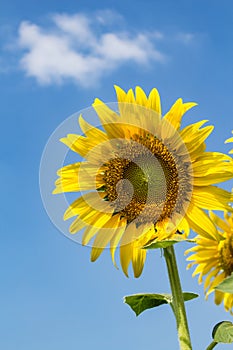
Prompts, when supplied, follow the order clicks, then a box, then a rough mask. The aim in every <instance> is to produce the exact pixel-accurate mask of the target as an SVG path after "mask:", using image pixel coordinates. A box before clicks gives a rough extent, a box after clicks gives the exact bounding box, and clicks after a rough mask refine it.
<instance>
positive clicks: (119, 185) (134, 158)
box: [104, 134, 179, 223]
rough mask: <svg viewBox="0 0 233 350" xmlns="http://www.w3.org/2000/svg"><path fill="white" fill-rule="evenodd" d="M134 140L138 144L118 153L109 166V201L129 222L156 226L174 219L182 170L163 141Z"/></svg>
mask: <svg viewBox="0 0 233 350" xmlns="http://www.w3.org/2000/svg"><path fill="white" fill-rule="evenodd" d="M133 139H134V140H135V141H137V142H134V143H133V144H130V145H128V146H127V147H123V148H122V149H121V150H120V152H119V150H118V153H117V155H118V157H117V158H115V159H114V158H113V159H111V160H110V161H109V162H108V164H107V170H106V171H105V176H104V179H105V190H106V192H107V197H106V199H107V200H109V201H111V202H114V209H115V211H116V212H120V213H121V215H122V216H123V217H125V218H126V219H127V221H128V222H131V221H133V220H136V221H138V222H140V223H142V222H143V223H145V222H151V221H153V222H154V223H155V222H157V221H159V220H162V219H164V218H168V217H170V216H171V214H172V211H173V209H174V207H175V206H176V203H177V196H178V189H179V184H178V171H177V168H176V164H175V160H174V158H173V156H172V155H171V154H170V152H169V150H168V149H167V147H166V146H165V145H164V144H163V143H162V142H161V141H160V140H158V139H157V138H155V137H154V136H152V135H148V134H147V136H146V137H145V138H143V137H138V135H134V137H133ZM129 156H130V157H129ZM122 180H127V181H122ZM132 189H133V193H132Z"/></svg>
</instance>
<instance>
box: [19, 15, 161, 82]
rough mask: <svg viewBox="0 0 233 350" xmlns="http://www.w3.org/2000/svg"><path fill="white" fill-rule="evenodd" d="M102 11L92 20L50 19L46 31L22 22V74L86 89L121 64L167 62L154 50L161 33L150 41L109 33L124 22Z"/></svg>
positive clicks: (144, 36)
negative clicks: (68, 83)
mask: <svg viewBox="0 0 233 350" xmlns="http://www.w3.org/2000/svg"><path fill="white" fill-rule="evenodd" d="M106 11H107V12H106ZM106 11H102V12H98V13H96V14H95V15H93V16H87V15H86V14H80V13H78V14H74V15H68V14H55V15H53V16H52V18H51V25H50V27H48V26H46V27H43V26H39V25H37V24H35V23H31V22H26V21H24V22H22V23H21V24H20V26H19V33H18V43H19V47H20V49H21V50H23V54H22V57H21V60H20V67H21V69H23V70H24V71H25V73H26V75H27V76H30V77H34V78H35V79H36V80H37V82H38V83H40V84H54V83H58V84H61V83H63V82H64V81H66V80H67V79H69V80H70V79H71V80H73V81H74V82H75V83H77V84H79V85H81V86H86V87H88V86H90V85H93V84H95V83H96V81H98V80H99V79H100V78H101V77H102V76H103V75H105V74H108V73H110V72H112V71H113V70H116V69H118V68H119V67H120V66H121V65H123V64H125V63H130V64H136V65H141V66H142V65H146V66H148V65H150V64H151V63H152V62H153V63H154V62H157V63H158V64H159V63H163V62H165V61H166V57H165V55H164V54H163V52H162V51H160V50H159V49H158V48H157V43H158V40H157V39H158V38H159V39H160V41H161V40H162V38H163V35H162V33H160V32H156V35H155V36H152V35H150V33H147V32H146V31H142V32H136V33H135V32H134V31H131V30H124V31H121V30H117V29H112V28H109V27H111V24H113V23H114V21H115V20H123V19H122V17H121V16H120V15H119V14H116V13H114V12H112V11H110V10H106ZM112 27H113V26H112ZM114 28H117V26H114Z"/></svg>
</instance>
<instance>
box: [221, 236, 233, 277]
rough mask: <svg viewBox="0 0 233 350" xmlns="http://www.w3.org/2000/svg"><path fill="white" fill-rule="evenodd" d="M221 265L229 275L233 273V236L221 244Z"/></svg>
mask: <svg viewBox="0 0 233 350" xmlns="http://www.w3.org/2000/svg"><path fill="white" fill-rule="evenodd" d="M219 255H220V265H221V267H222V269H223V270H224V272H225V273H226V274H227V275H230V274H231V273H232V272H233V236H232V235H231V236H229V237H228V238H226V239H225V240H224V241H222V242H221V243H220V247H219Z"/></svg>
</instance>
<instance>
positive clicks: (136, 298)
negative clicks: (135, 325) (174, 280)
mask: <svg viewBox="0 0 233 350" xmlns="http://www.w3.org/2000/svg"><path fill="white" fill-rule="evenodd" d="M171 299H172V296H171V295H170V294H134V295H128V296H126V297H124V302H125V303H126V304H128V305H129V306H130V307H131V309H132V310H133V311H134V312H135V314H136V316H138V315H140V314H141V313H142V312H143V311H145V310H147V309H151V308H153V307H157V306H160V305H163V304H168V303H171Z"/></svg>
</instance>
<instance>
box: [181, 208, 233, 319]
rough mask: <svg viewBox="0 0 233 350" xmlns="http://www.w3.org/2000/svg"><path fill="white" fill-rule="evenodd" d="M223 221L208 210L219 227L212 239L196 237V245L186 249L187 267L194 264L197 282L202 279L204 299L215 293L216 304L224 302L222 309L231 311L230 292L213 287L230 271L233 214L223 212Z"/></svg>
mask: <svg viewBox="0 0 233 350" xmlns="http://www.w3.org/2000/svg"><path fill="white" fill-rule="evenodd" d="M224 216H225V220H223V219H221V218H220V217H218V216H217V215H216V214H214V213H212V212H210V217H211V219H212V220H213V221H214V223H215V224H216V225H217V226H218V227H219V230H218V234H217V235H216V236H215V237H214V236H213V238H212V239H208V238H205V237H201V236H200V235H199V236H197V237H196V245H195V246H194V247H192V248H190V249H188V250H187V251H186V254H191V255H190V256H189V257H188V258H187V260H188V261H192V263H190V264H189V265H188V267H187V268H191V267H192V266H194V265H197V266H196V268H195V270H194V272H193V276H196V275H199V277H198V282H199V284H200V283H202V282H203V278H205V281H204V290H205V294H206V298H207V297H208V295H209V294H210V293H212V292H214V293H215V303H216V304H217V305H219V304H221V303H222V302H223V304H224V307H225V310H226V311H230V312H231V313H232V314H233V312H232V308H233V294H230V293H223V292H221V291H218V290H215V287H216V286H217V285H218V284H219V283H220V282H222V281H223V280H224V279H225V278H226V277H228V276H230V275H231V273H232V272H233V215H232V214H227V213H225V215H224Z"/></svg>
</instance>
